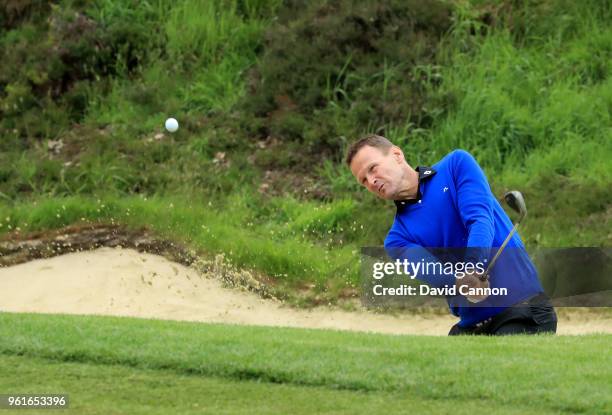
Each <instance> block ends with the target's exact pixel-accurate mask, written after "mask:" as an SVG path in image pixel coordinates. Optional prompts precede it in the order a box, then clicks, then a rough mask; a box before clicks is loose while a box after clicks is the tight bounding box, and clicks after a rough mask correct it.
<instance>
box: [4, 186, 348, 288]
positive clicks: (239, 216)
mask: <svg viewBox="0 0 612 415" xmlns="http://www.w3.org/2000/svg"><path fill="white" fill-rule="evenodd" d="M248 201H249V198H248V197H244V198H234V199H232V200H231V201H229V202H227V201H221V202H218V203H219V205H215V204H213V202H210V201H208V202H207V201H205V200H197V199H191V200H187V199H182V200H181V199H179V198H176V197H174V198H162V197H158V198H156V197H153V198H136V197H132V198H111V197H107V198H103V199H90V198H83V197H71V198H63V199H58V198H51V199H45V200H39V201H37V202H34V203H25V204H16V205H14V206H12V207H10V208H8V209H6V208H2V207H0V217H2V219H3V220H2V221H0V234H2V233H6V232H15V231H17V232H20V233H27V232H33V231H39V230H45V229H58V228H61V227H63V226H66V225H69V224H75V223H81V224H87V223H121V224H125V225H127V226H128V227H132V228H140V227H147V228H148V229H150V230H152V231H154V232H155V233H156V234H157V235H158V236H159V237H162V238H165V239H168V240H172V241H175V242H179V243H181V244H183V245H184V246H186V247H187V248H189V249H190V250H194V251H195V252H196V253H198V254H200V255H205V256H213V255H215V254H224V256H225V258H226V259H227V260H228V261H229V263H230V264H231V265H233V266H238V267H242V268H245V267H246V268H250V269H252V270H255V271H259V272H261V273H265V274H266V275H268V276H272V277H274V278H276V280H277V282H278V285H277V287H276V290H277V293H278V294H280V295H281V296H283V297H289V298H291V297H292V296H291V293H292V290H293V289H295V288H296V287H298V286H300V285H301V284H304V283H312V284H315V286H316V287H317V290H316V292H317V293H319V294H320V293H321V292H326V294H325V295H326V298H329V300H332V299H333V298H334V297H336V294H337V290H339V289H341V288H343V287H346V286H350V287H354V286H357V285H358V284H359V275H358V266H359V261H358V252H357V251H356V249H357V248H356V247H354V246H351V245H347V246H346V247H344V248H343V249H339V248H338V247H336V246H334V245H333V243H329V244H328V245H327V246H326V245H324V244H320V243H315V242H316V240H317V235H324V236H328V234H327V232H328V230H330V231H331V230H335V228H336V227H338V226H339V225H338V223H337V221H336V219H337V216H340V215H337V214H336V212H334V211H333V210H332V209H327V210H326V209H319V208H317V207H316V206H315V207H314V209H313V210H309V209H304V205H303V204H300V203H298V202H297V201H291V200H289V199H282V200H279V202H278V203H279V210H278V211H277V212H276V214H277V215H278V217H276V218H275V219H276V220H270V217H269V215H267V214H266V215H265V217H266V219H265V221H263V222H260V223H257V222H258V220H259V219H258V218H257V217H253V216H251V215H252V213H253V212H252V211H251V210H249V206H248ZM226 203H227V204H226ZM338 203H339V204H341V206H344V207H345V213H343V216H347V215H348V216H350V207H351V204H350V202H348V201H346V202H338ZM347 209H348V211H346V210H347ZM338 211H339V212H342V211H341V209H338ZM353 227H356V225H355V224H353ZM355 230H356V229H355ZM350 231H351V230H350V229H347V232H350ZM328 289H329V290H330V291H329V292H327V290H328Z"/></svg>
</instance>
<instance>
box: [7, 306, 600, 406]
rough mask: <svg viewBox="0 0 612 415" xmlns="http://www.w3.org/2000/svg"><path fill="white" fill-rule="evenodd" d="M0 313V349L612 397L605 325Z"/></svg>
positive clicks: (280, 377)
mask: <svg viewBox="0 0 612 415" xmlns="http://www.w3.org/2000/svg"><path fill="white" fill-rule="evenodd" d="M0 323H1V324H0V339H1V340H0V355H3V356H22V357H24V358H32V359H41V358H43V359H47V360H51V361H55V362H58V363H59V362H64V363H80V364H97V365H119V366H125V367H129V368H132V369H138V370H143V369H147V370H149V369H156V370H163V371H168V372H172V373H174V374H175V375H177V376H187V375H189V376H197V377H201V376H204V377H211V378H215V379H220V380H226V381H229V380H232V381H237V380H240V381H258V382H267V383H270V384H283V385H286V386H292V385H293V386H309V387H317V388H325V389H334V390H345V391H361V392H370V393H401V394H402V395H403V396H408V397H410V398H414V399H415V400H417V402H418V401H435V402H438V403H441V404H445V403H448V404H455V405H456V406H459V407H460V406H461V405H462V404H463V403H464V402H472V401H481V402H483V403H486V404H488V405H495V406H503V407H506V406H512V407H515V408H516V407H522V408H523V409H524V410H525V411H526V412H533V413H535V412H540V411H550V412H555V411H556V412H589V413H605V412H609V411H610V405H611V397H610V394H609V393H608V392H607V390H606V387H605V385H608V384H610V382H611V380H612V379H611V377H610V373H609V371H607V370H606V369H605V368H607V367H608V366H609V365H610V361H611V359H612V355H611V353H610V350H609V348H608V347H607V346H608V344H609V342H610V336H609V335H589V336H578V337H571V336H565V337H555V336H531V337H530V336H527V337H524V336H514V337H502V338H499V337H498V338H494V337H492V338H469V337H465V338H446V337H413V336H388V335H374V334H362V333H361V334H360V333H349V332H335V331H325V330H303V329H286V328H265V327H240V326H227V325H218V324H198V323H180V322H169V321H156V320H138V319H128V318H110V317H79V316H60V315H56V316H44V315H29V314H11V313H4V314H1V315H0ZM60 333H61V334H60ZM242 385H243V386H244V385H245V384H242Z"/></svg>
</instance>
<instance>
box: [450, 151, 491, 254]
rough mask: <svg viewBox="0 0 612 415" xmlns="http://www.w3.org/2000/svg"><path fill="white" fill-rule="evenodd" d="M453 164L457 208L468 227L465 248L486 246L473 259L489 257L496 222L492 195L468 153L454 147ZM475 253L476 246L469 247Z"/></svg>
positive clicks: (484, 177)
mask: <svg viewBox="0 0 612 415" xmlns="http://www.w3.org/2000/svg"><path fill="white" fill-rule="evenodd" d="M454 156H455V157H454V158H453V164H452V173H453V179H454V182H455V188H456V189H457V209H458V210H459V216H460V217H461V220H462V222H463V225H464V226H465V228H466V229H467V231H468V240H467V244H466V246H467V247H468V248H485V249H482V250H481V251H480V252H478V254H477V255H476V256H477V258H473V259H475V260H484V259H485V258H488V254H489V250H490V249H489V248H491V246H492V245H493V238H494V236H495V223H494V219H493V198H492V195H491V188H490V186H489V183H488V181H487V178H486V176H485V174H484V172H483V171H482V169H481V168H480V166H479V165H478V163H477V162H476V160H475V159H474V157H472V155H471V154H469V153H468V152H466V151H463V150H457V151H455V154H454ZM470 251H473V252H474V253H476V251H477V250H475V249H473V250H470Z"/></svg>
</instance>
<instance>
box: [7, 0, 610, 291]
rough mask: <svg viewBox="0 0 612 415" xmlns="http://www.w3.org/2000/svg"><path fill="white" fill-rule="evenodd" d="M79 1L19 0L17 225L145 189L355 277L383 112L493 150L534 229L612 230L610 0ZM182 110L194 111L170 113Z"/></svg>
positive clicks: (266, 250)
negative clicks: (370, 153) (349, 154)
mask: <svg viewBox="0 0 612 415" xmlns="http://www.w3.org/2000/svg"><path fill="white" fill-rule="evenodd" d="M17 3H19V4H17ZM59 3H60V5H59V6H58V7H49V6H48V5H46V4H45V5H43V4H42V3H40V4H39V3H37V2H28V1H26V2H9V3H6V4H3V5H2V6H0V55H1V56H0V58H1V59H2V61H3V62H6V64H5V65H3V66H2V67H1V68H0V210H1V211H2V212H3V213H2V216H3V218H2V223H5V224H6V225H5V226H4V227H3V228H1V230H2V232H6V230H7V229H8V226H7V225H8V224H10V223H11V221H12V219H9V220H5V218H6V217H10V218H17V219H19V220H18V221H17V222H15V223H13V224H12V225H11V226H13V229H14V228H15V227H22V228H23V229H24V230H27V229H30V225H32V226H34V225H35V227H36V229H41V228H44V227H45V226H49V227H57V226H62V225H67V224H69V223H70V220H76V221H79V220H80V218H81V217H85V218H86V219H87V220H99V219H104V220H111V219H113V220H115V221H122V222H125V223H128V224H135V223H136V222H137V221H135V220H134V218H133V217H131V218H128V217H127V216H126V215H125V211H126V209H128V208H130V209H131V210H132V211H140V209H143V212H149V213H148V214H143V216H142V220H141V221H140V222H138V224H139V225H140V224H147V223H145V222H146V221H147V220H151V221H157V222H155V223H162V224H163V226H157V228H156V229H157V230H158V231H160V232H164V235H172V237H174V238H177V239H178V240H182V241H184V240H188V241H191V242H193V243H194V244H195V246H196V247H197V248H203V249H205V250H208V251H209V252H218V251H225V252H226V253H227V254H228V255H230V256H233V257H234V258H235V259H236V261H237V262H238V263H239V264H240V265H244V266H247V267H250V268H254V269H260V270H263V271H265V272H268V273H270V274H271V275H273V276H276V278H279V280H280V281H282V280H283V279H285V278H289V279H295V280H296V281H299V280H304V281H305V282H308V283H310V282H312V281H316V284H317V286H318V287H319V288H321V289H322V288H324V286H325V283H324V281H325V280H326V279H330V280H331V282H329V284H327V285H328V288H329V287H331V286H334V287H343V286H346V284H347V281H346V280H348V282H349V284H351V283H354V282H355V277H354V275H356V274H354V273H353V274H351V272H353V271H348V268H347V267H348V265H347V264H350V263H354V262H356V257H354V256H352V255H351V252H353V251H356V250H358V249H359V248H360V247H361V246H365V245H380V244H381V243H382V240H383V238H384V236H385V233H386V230H387V229H388V226H389V224H390V222H391V220H392V219H393V206H392V205H388V204H384V203H381V202H378V201H375V200H374V199H373V197H371V196H369V195H366V194H365V191H364V190H363V189H359V188H358V186H357V185H356V183H355V181H354V179H353V178H352V177H351V176H350V172H349V171H348V169H346V167H345V166H343V165H341V164H340V163H339V162H338V161H339V160H340V159H341V156H342V151H343V149H344V148H345V147H346V145H347V144H348V142H349V141H351V140H352V139H353V138H355V137H356V136H357V135H361V134H362V133H366V132H379V133H384V134H386V135H387V136H388V137H389V138H391V139H392V140H394V141H395V142H397V143H398V144H400V145H401V146H402V147H403V148H404V150H405V152H406V154H407V157H408V161H409V163H410V164H411V165H431V164H432V163H434V162H435V161H437V160H438V159H439V158H440V157H442V156H443V155H444V154H446V152H448V151H450V150H452V149H454V148H463V149H465V150H468V151H470V152H471V153H473V154H474V155H475V156H476V158H477V160H478V161H479V162H480V164H481V165H482V166H483V167H484V169H485V172H486V173H487V175H488V177H489V180H490V181H491V183H492V186H493V189H494V191H495V192H496V194H501V193H502V192H503V191H505V190H508V189H510V188H517V189H519V190H521V191H522V192H523V193H524V194H525V196H526V201H527V205H528V209H529V212H530V213H529V217H528V219H527V220H526V221H525V223H524V226H523V225H522V230H521V236H522V237H523V239H524V240H525V241H526V242H527V244H528V245H532V246H533V245H538V246H571V245H584V246H606V245H609V244H610V242H611V241H612V239H611V238H612V234H610V232H607V231H606V229H608V228H609V223H610V208H609V206H610V205H612V196H611V193H610V192H609V188H610V177H612V164H610V163H609V159H610V155H611V154H612V144H611V143H612V140H611V137H610V135H611V129H610V109H611V108H612V82H611V81H610V79H611V78H610V76H609V75H610V71H611V67H610V61H611V60H610V57H611V53H612V43H611V41H610V39H612V36H611V35H612V33H611V32H610V28H609V24H608V22H609V21H610V17H611V14H610V13H611V11H610V6H609V4H608V2H605V1H597V0H592V1H588V2H584V3H581V4H580V5H579V6H577V5H576V4H575V3H574V2H572V1H569V0H547V1H542V2H537V3H535V2H525V3H524V4H522V5H515V6H513V7H510V6H509V5H508V4H507V3H505V2H482V1H472V2H450V3H447V2H445V3H439V2H431V3H427V4H425V5H423V4H422V2H414V3H406V2H400V1H394V0H388V1H384V2H363V3H362V2H359V3H353V2H349V1H342V2H336V3H333V4H332V3H329V2H325V1H318V2H312V3H308V4H298V3H290V4H289V3H287V4H281V3H280V2H277V1H269V2H266V1H255V0H249V1H246V0H245V1H237V0H236V1H230V0H227V1H221V0H218V1H211V2H198V1H192V0H184V1H181V2H169V1H165V0H163V1H162V0H160V1H155V2H128V3H125V2H115V1H108V0H97V1H92V2H74V1H67V0H66V1H62V2H59ZM194 10H197V13H196V12H193V13H191V12H190V11H194ZM196 16H197V17H196ZM394 16H395V17H394ZM398 16H401V17H402V19H399V18H398ZM398 19H399V20H398ZM398 25H399V26H398ZM400 27H401V30H399V29H400ZM338 28H341V29H342V30H338ZM398 30H399V32H398ZM407 43H408V44H412V45H418V47H417V46H415V47H414V48H412V49H406V48H405V44H407ZM59 46H61V47H59ZM366 46H367V47H366ZM168 116H174V117H176V118H178V119H179V121H180V123H181V129H180V130H179V131H178V133H176V134H173V135H169V134H167V133H166V134H164V135H163V136H162V135H159V134H161V133H162V125H163V121H164V119H165V118H167V117H168ZM49 140H53V142H49ZM60 141H61V142H60ZM262 185H263V186H262ZM144 198H148V199H149V200H150V201H153V200H156V202H151V203H149V204H148V205H146V206H153V205H156V207H155V208H143V207H142V206H143V204H142V200H143V199H144ZM54 199H56V200H54ZM98 199H99V200H100V201H101V202H100V203H101V204H105V205H106V206H120V209H119V210H118V211H116V212H112V213H104V214H102V213H100V214H98V212H97V211H96V209H97V207H95V206H94V205H92V203H93V202H92V201H94V202H95V201H97V200H98ZM185 200H194V201H198V202H201V203H200V207H198V206H196V205H195V204H190V203H183V202H184V201H185ZM209 202H210V203H212V205H213V206H214V209H210V210H206V208H205V207H204V206H207V204H208V203H209ZM95 203H97V202H95ZM171 204H174V205H175V206H182V207H181V210H180V215H182V217H183V218H184V219H181V218H178V215H177V214H172V210H171V209H170V208H168V206H170V205H171ZM62 205H66V209H67V210H68V211H70V212H73V213H74V214H70V215H64V216H62V213H60V217H57V214H58V213H57V212H56V211H57V207H58V206H60V207H61V206H62ZM43 206H47V207H43ZM50 206H52V207H50ZM176 210H177V209H175V211H176ZM81 211H85V213H86V214H84V215H81V213H80V212H81ZM153 211H154V212H156V213H155V214H153V213H150V212H153ZM33 212H36V215H37V216H36V217H37V219H36V221H32V220H29V219H28V215H30V214H32V215H34V213H33ZM198 217H199V219H198ZM158 218H162V219H161V220H158ZM202 219H205V222H206V224H209V223H210V224H211V225H210V226H212V227H213V228H215V229H216V230H217V231H216V233H214V234H215V235H217V237H216V238H213V237H211V236H209V233H208V232H207V230H206V229H205V228H202V227H201V226H202V224H203V222H204V220H202ZM24 223H28V224H29V225H27V226H26V225H24ZM155 223H149V224H148V225H152V226H154V227H155ZM174 226H176V228H174V229H172V227H174ZM206 226H208V225H206ZM211 229H212V228H211ZM569 229H571V230H572V231H568V230H569ZM9 230H10V229H9ZM279 247H280V248H279ZM328 258H331V259H328ZM345 270H346V271H347V272H348V274H346V273H345ZM285 275H289V276H291V277H285ZM347 275H348V276H347ZM351 275H352V276H351ZM281 276H282V277H281ZM298 285H299V284H298ZM334 292H339V288H338V289H337V290H336V291H334ZM333 295H335V294H332V296H333Z"/></svg>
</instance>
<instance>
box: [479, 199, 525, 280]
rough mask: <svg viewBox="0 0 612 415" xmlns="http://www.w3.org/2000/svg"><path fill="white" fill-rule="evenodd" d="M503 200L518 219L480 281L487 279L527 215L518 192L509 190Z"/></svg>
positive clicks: (523, 200) (523, 201)
mask: <svg viewBox="0 0 612 415" xmlns="http://www.w3.org/2000/svg"><path fill="white" fill-rule="evenodd" d="M504 200H505V201H506V203H507V204H508V206H510V208H511V209H512V210H514V211H515V212H517V213H518V214H519V218H518V220H517V221H516V223H515V224H514V227H513V228H512V230H511V231H510V233H509V234H508V236H507V237H506V239H505V240H504V243H502V245H501V246H500V247H499V249H498V250H497V253H496V254H495V256H494V257H493V259H492V260H491V262H489V266H488V267H487V270H486V271H485V272H484V274H482V275H481V276H480V279H481V280H482V281H486V280H487V279H489V273H490V272H491V270H492V269H493V267H494V266H495V262H496V261H497V258H499V256H500V255H501V253H502V252H503V251H504V248H505V247H506V245H508V242H510V238H512V235H514V233H515V232H516V230H517V229H518V226H519V224H520V223H521V221H522V220H523V218H525V216H526V215H527V206H526V205H525V199H524V198H523V195H522V194H521V192H519V191H518V190H511V191H509V192H508V193H506V194H505V195H504Z"/></svg>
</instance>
